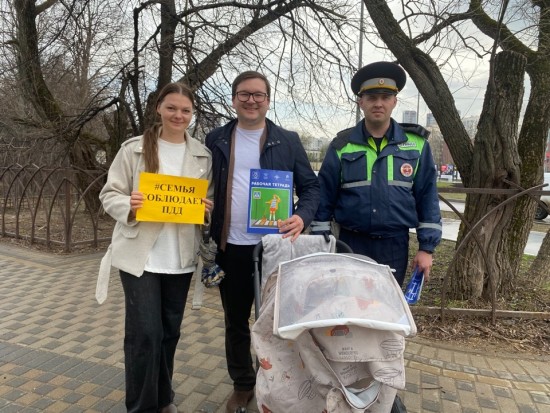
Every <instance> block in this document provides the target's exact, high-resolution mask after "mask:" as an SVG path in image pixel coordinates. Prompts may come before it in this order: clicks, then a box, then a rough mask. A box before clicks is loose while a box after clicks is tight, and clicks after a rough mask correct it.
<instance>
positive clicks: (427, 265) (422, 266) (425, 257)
mask: <svg viewBox="0 0 550 413" xmlns="http://www.w3.org/2000/svg"><path fill="white" fill-rule="evenodd" d="M432 263H433V257H432V254H430V253H428V252H426V251H418V252H417V253H416V255H415V257H414V260H413V262H412V265H411V270H412V269H414V268H415V267H418V269H419V270H420V271H423V272H424V281H425V282H428V280H429V279H430V270H431V269H432Z"/></svg>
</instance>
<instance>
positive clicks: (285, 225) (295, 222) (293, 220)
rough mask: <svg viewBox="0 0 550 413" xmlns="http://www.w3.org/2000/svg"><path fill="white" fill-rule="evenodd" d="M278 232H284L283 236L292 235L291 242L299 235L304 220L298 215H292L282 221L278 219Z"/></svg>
mask: <svg viewBox="0 0 550 413" xmlns="http://www.w3.org/2000/svg"><path fill="white" fill-rule="evenodd" d="M277 226H278V227H279V233H281V234H284V235H283V238H288V237H292V238H291V239H290V241H291V242H294V240H295V239H296V238H298V237H299V236H300V234H301V233H302V231H303V229H304V221H303V220H302V218H301V217H300V216H299V215H292V216H291V217H290V218H288V219H285V220H284V221H278V222H277Z"/></svg>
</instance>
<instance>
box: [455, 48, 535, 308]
mask: <svg viewBox="0 0 550 413" xmlns="http://www.w3.org/2000/svg"><path fill="white" fill-rule="evenodd" d="M525 64H526V59H525V57H523V56H521V55H520V54H517V53H514V52H501V53H499V54H497V55H496V56H495V59H494V61H493V62H492V65H491V68H492V72H493V73H492V76H491V77H490V79H489V85H488V87H487V92H486V94H485V100H484V105H483V110H482V112H481V113H482V115H481V118H480V120H479V124H478V131H477V134H476V138H475V143H474V157H473V162H472V167H473V171H472V180H471V184H472V186H473V187H476V188H503V189H504V188H509V186H508V185H507V184H506V183H505V182H504V181H503V179H507V180H510V181H512V182H514V183H519V178H520V160H519V154H518V152H517V143H516V142H517V128H518V122H519V114H520V109H521V101H522V98H523V77H524V73H525ZM507 198H508V195H492V194H469V195H468V200H467V202H466V208H465V214H464V216H465V218H466V220H467V221H468V222H470V223H472V224H474V223H477V222H478V221H479V220H481V219H482V218H483V216H484V215H485V214H487V213H488V212H489V211H490V210H491V209H492V208H494V207H496V206H498V205H499V204H500V203H501V202H503V201H505V200H506V199H507ZM513 213H514V203H509V204H507V205H505V206H503V207H500V208H499V209H498V210H496V211H495V212H493V213H492V214H490V215H489V216H487V217H486V218H485V219H484V221H483V224H482V225H481V226H480V227H479V230H478V232H477V237H478V240H480V241H481V247H482V248H483V251H484V252H485V256H486V258H487V261H488V262H487V263H485V262H483V261H484V260H483V258H482V254H480V251H479V245H478V244H477V243H476V242H475V241H474V240H473V239H472V238H470V239H469V240H468V241H467V244H466V246H465V247H464V249H462V250H461V251H457V253H458V257H457V262H458V263H459V264H458V265H457V266H458V268H457V271H456V274H455V277H453V278H451V294H452V295H453V296H454V297H455V298H465V297H481V296H484V297H485V298H490V295H491V294H496V292H497V291H498V289H499V288H500V287H501V285H502V286H504V284H508V283H509V282H510V280H511V279H512V278H513V275H512V274H513V268H514V266H513V265H512V264H511V263H512V260H514V259H515V260H517V259H521V255H520V256H519V257H513V256H510V254H509V252H510V245H509V244H510V243H511V242H515V238H516V237H518V236H524V234H517V233H512V232H511V231H510V229H511V224H512V216H513ZM466 234H467V232H466V231H464V230H463V231H461V232H460V235H459V237H458V240H457V245H459V244H460V242H461V241H462V239H464V237H465V236H466ZM526 240H527V239H526V238H525V239H524V240H523V242H524V243H525V242H526ZM487 285H488V286H489V288H486V287H487Z"/></svg>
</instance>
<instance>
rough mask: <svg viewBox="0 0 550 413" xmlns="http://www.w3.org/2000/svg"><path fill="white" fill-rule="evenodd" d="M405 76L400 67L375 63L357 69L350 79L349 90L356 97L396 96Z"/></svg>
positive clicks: (386, 63) (389, 63) (403, 83)
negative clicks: (370, 94) (374, 94)
mask: <svg viewBox="0 0 550 413" xmlns="http://www.w3.org/2000/svg"><path fill="white" fill-rule="evenodd" d="M406 81H407V75H406V74H405V71H404V70H403V69H402V68H401V66H399V65H397V64H395V63H391V62H375V63H371V64H370V65H366V66H364V67H362V68H361V69H359V70H358V71H357V73H355V75H354V76H353V78H352V79H351V90H352V91H353V93H355V94H356V95H362V94H364V93H387V94H392V95H396V94H397V92H399V91H400V90H402V89H403V86H405V82H406Z"/></svg>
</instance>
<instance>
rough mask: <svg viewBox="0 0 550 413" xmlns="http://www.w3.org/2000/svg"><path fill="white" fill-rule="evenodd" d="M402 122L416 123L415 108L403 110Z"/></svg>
mask: <svg viewBox="0 0 550 413" xmlns="http://www.w3.org/2000/svg"><path fill="white" fill-rule="evenodd" d="M403 123H418V120H417V116H416V110H405V111H403Z"/></svg>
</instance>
